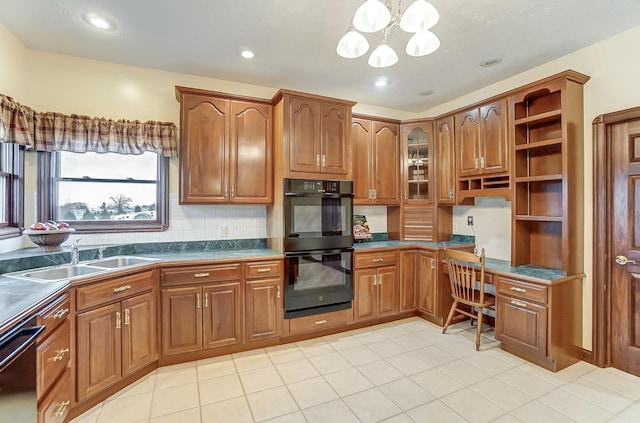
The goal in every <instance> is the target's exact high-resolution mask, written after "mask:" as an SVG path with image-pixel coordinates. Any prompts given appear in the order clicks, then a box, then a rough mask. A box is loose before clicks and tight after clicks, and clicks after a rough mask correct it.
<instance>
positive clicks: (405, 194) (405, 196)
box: [404, 189, 407, 200]
mask: <svg viewBox="0 0 640 423" xmlns="http://www.w3.org/2000/svg"><path fill="white" fill-rule="evenodd" d="M404 199H405V200H406V199H407V190H406V189H405V190H404Z"/></svg>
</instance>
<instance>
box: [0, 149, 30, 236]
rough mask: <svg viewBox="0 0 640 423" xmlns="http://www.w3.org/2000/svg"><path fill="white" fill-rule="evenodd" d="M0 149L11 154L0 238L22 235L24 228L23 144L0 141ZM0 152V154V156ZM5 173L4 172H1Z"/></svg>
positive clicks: (0, 225) (0, 224)
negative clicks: (5, 219)
mask: <svg viewBox="0 0 640 423" xmlns="http://www.w3.org/2000/svg"><path fill="white" fill-rule="evenodd" d="M0 149H2V150H5V149H6V150H7V151H6V152H4V154H8V155H10V156H12V168H11V172H8V173H6V176H8V177H9V180H8V182H9V183H8V184H7V194H8V195H7V204H6V210H5V212H6V214H7V224H6V225H5V224H3V223H0V240H3V239H9V238H15V237H18V236H21V235H22V231H23V229H24V160H25V158H24V155H25V153H24V152H25V148H24V146H21V145H18V144H15V143H3V142H0ZM1 155H2V154H0V156H1ZM3 173H5V172H3Z"/></svg>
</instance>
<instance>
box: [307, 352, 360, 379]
mask: <svg viewBox="0 0 640 423" xmlns="http://www.w3.org/2000/svg"><path fill="white" fill-rule="evenodd" d="M309 361H311V364H313V366H314V367H315V368H316V369H317V370H318V371H319V372H320V374H321V375H327V374H329V373H334V372H339V371H340V370H344V369H348V368H350V367H352V365H351V363H349V362H348V361H347V359H346V358H344V357H343V356H341V355H340V354H339V353H338V352H332V353H328V354H322V355H318V356H315V357H309Z"/></svg>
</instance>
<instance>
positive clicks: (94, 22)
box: [84, 13, 114, 30]
mask: <svg viewBox="0 0 640 423" xmlns="http://www.w3.org/2000/svg"><path fill="white" fill-rule="evenodd" d="M84 20H85V21H86V22H87V23H88V24H89V25H91V26H93V27H94V28H98V29H103V30H107V29H113V28H114V24H113V23H112V22H111V21H110V20H109V19H107V18H105V17H104V16H100V15H98V14H97V13H86V14H85V15H84Z"/></svg>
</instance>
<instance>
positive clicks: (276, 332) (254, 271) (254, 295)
mask: <svg viewBox="0 0 640 423" xmlns="http://www.w3.org/2000/svg"><path fill="white" fill-rule="evenodd" d="M245 273H246V278H247V280H246V282H245V319H246V320H245V329H246V341H247V342H252V341H259V340H262V339H270V338H278V337H280V335H281V332H282V318H283V315H282V314H283V307H284V305H283V304H284V303H283V301H284V299H283V298H282V282H283V276H282V261H265V262H251V263H246V265H245Z"/></svg>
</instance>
